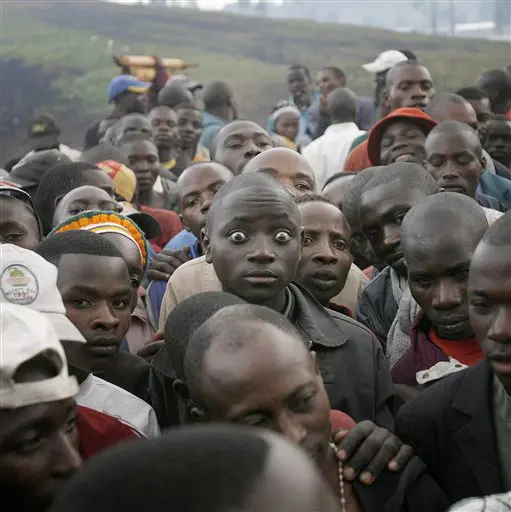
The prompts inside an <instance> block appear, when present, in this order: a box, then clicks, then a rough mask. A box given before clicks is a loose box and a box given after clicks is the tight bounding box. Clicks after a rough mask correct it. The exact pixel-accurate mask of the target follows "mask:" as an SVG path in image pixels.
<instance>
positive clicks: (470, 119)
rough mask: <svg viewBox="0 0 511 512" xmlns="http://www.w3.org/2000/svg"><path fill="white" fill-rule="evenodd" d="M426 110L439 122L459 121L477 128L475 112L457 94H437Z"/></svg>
mask: <svg viewBox="0 0 511 512" xmlns="http://www.w3.org/2000/svg"><path fill="white" fill-rule="evenodd" d="M426 112H427V113H428V114H429V115H430V116H431V117H432V118H433V119H434V120H435V121H438V122H439V123H440V122H442V121H460V122H461V123H465V124H467V125H468V126H470V127H472V128H473V129H475V130H476V129H477V114H476V111H475V110H474V107H473V106H472V105H471V104H470V103H469V102H468V101H467V100H466V99H465V98H463V97H461V96H459V95H458V94H452V93H450V94H437V95H436V96H435V97H434V98H433V99H432V100H431V103H430V104H429V106H428V107H427V109H426Z"/></svg>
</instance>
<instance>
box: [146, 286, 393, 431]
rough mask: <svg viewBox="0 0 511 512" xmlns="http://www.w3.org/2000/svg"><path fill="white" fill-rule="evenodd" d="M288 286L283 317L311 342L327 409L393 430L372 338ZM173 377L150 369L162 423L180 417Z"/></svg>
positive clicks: (388, 391)
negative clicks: (289, 297)
mask: <svg viewBox="0 0 511 512" xmlns="http://www.w3.org/2000/svg"><path fill="white" fill-rule="evenodd" d="M289 290H290V291H291V293H292V295H293V302H294V307H293V310H292V312H291V313H290V317H289V319H290V321H291V322H292V323H293V324H294V325H295V327H296V328H297V329H298V331H299V332H300V333H301V334H302V336H303V338H304V340H305V341H306V342H307V343H309V342H311V341H312V350H314V352H316V358H317V361H318V366H319V369H320V372H321V376H322V377H323V381H324V383H325V388H326V391H327V393H328V397H329V398H330V405H331V407H332V409H337V410H339V411H343V412H345V413H346V414H349V415H350V416H351V417H352V418H353V419H354V420H355V421H357V422H358V421H362V420H371V421H374V422H375V423H377V424H378V425H381V426H382V427H385V428H388V429H389V430H393V429H394V418H393V416H392V413H391V411H393V410H394V409H393V407H394V388H393V386H392V381H391V378H390V372H389V368H388V365H387V361H386V359H385V356H384V354H383V351H382V349H381V346H380V344H379V343H378V340H377V339H376V338H375V337H374V335H373V334H372V333H371V332H369V331H368V330H367V329H366V328H365V327H364V326H363V325H361V324H359V323H358V322H356V321H355V320H353V319H352V318H349V317H347V316H345V315H342V314H341V313H337V312H336V311H332V310H327V309H325V308H324V307H323V306H322V305H321V304H320V303H319V302H317V301H316V299H315V298H314V297H313V296H312V295H311V294H310V293H309V292H308V291H307V290H305V289H304V288H302V287H301V286H300V285H298V284H294V283H293V284H290V285H289ZM173 380H174V379H173V376H172V375H164V374H162V373H161V372H159V371H157V370H156V369H155V368H154V367H152V368H151V376H150V384H149V394H150V396H151V400H150V401H151V403H152V405H153V408H154V410H155V411H156V416H157V417H158V422H159V423H160V426H161V427H162V428H164V427H168V426H172V425H176V424H177V423H178V422H183V419H184V416H183V413H184V410H183V408H182V406H180V404H179V403H178V400H177V398H176V395H175V393H174V390H173V388H172V382H173Z"/></svg>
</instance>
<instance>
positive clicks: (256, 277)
mask: <svg viewBox="0 0 511 512" xmlns="http://www.w3.org/2000/svg"><path fill="white" fill-rule="evenodd" d="M245 280H246V281H248V282H249V283H251V284H255V285H270V284H273V283H275V282H276V281H277V280H278V276H277V275H276V274H275V273H274V272H272V271H271V270H254V271H252V272H249V273H248V274H246V275H245Z"/></svg>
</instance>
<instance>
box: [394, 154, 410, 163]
mask: <svg viewBox="0 0 511 512" xmlns="http://www.w3.org/2000/svg"><path fill="white" fill-rule="evenodd" d="M411 156H412V155H411V154H410V153H407V154H406V155H400V156H398V157H397V158H396V162H402V161H403V160H408V159H409V158H410V157H411Z"/></svg>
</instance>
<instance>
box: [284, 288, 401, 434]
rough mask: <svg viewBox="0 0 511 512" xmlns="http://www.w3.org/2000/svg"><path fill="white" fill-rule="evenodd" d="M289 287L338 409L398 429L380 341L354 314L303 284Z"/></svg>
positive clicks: (296, 316) (298, 323)
mask: <svg viewBox="0 0 511 512" xmlns="http://www.w3.org/2000/svg"><path fill="white" fill-rule="evenodd" d="M289 290H290V291H291V293H292V295H293V297H294V301H295V306H294V312H292V313H291V314H290V318H289V319H290V320H291V322H292V323H293V324H294V326H295V327H296V328H297V329H298V330H299V332H300V333H301V334H302V335H303V338H304V340H305V341H307V342H309V341H312V350H314V352H316V357H317V360H318V365H319V369H320V372H321V376H322V377H323V381H324V383H325V388H326V391H327V393H328V397H329V398H330V405H331V407H332V409H337V410H339V411H342V412H345V413H346V414H349V415H350V416H351V417H352V418H353V419H354V420H355V421H356V422H358V421H362V420H371V421H374V422H375V423H377V424H378V425H381V426H382V427H385V428H388V429H390V430H393V427H394V420H393V417H392V413H391V411H392V410H393V405H394V388H393V386H392V380H391V378H390V372H389V368H388V365H387V361H386V359H385V356H384V354H383V350H382V348H381V345H380V343H378V340H377V339H376V338H375V336H374V335H373V334H372V333H371V332H370V331H369V330H368V329H366V328H365V327H364V326H363V325H361V324H360V323H358V322H357V321H355V320H353V319H352V318H349V317H347V316H345V315H342V314H341V313H337V312H336V311H332V310H327V309H325V308H324V307H323V306H321V304H320V303H319V302H318V301H317V300H316V299H315V298H314V297H313V296H312V295H311V294H310V293H309V292H308V291H307V290H305V288H303V287H302V286H300V285H298V284H296V283H292V284H290V285H289Z"/></svg>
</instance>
